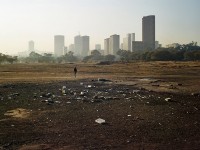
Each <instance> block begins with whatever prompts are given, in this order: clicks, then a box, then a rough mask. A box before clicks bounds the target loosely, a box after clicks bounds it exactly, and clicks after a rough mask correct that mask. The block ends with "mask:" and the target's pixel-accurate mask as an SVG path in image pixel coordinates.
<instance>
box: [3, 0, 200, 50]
mask: <svg viewBox="0 0 200 150" xmlns="http://www.w3.org/2000/svg"><path fill="white" fill-rule="evenodd" d="M199 7H200V0H0V20H1V21H0V53H4V54H14V53H17V52H20V51H25V50H27V49H28V41H30V40H33V41H34V42H35V48H36V49H38V50H40V51H49V52H53V49H54V43H53V40H54V35H60V34H61V35H65V43H66V46H68V45H69V44H71V43H73V42H74V36H76V35H78V34H79V32H80V34H81V35H89V36H90V49H94V45H95V44H98V43H100V44H102V47H103V42H104V39H105V38H107V37H109V36H110V35H112V34H119V35H120V36H121V42H122V39H123V38H124V37H125V36H126V34H127V33H135V34H136V40H141V39H142V17H143V16H147V15H155V16H156V40H158V41H160V43H162V44H163V45H166V44H169V43H174V42H178V43H181V44H183V43H189V42H191V41H197V42H198V45H200V8H199Z"/></svg>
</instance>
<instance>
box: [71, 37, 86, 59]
mask: <svg viewBox="0 0 200 150" xmlns="http://www.w3.org/2000/svg"><path fill="white" fill-rule="evenodd" d="M89 50H90V37H89V36H80V35H78V36H75V37H74V54H75V55H81V56H83V57H84V56H87V55H88V53H89Z"/></svg>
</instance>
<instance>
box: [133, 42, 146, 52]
mask: <svg viewBox="0 0 200 150" xmlns="http://www.w3.org/2000/svg"><path fill="white" fill-rule="evenodd" d="M144 48H145V47H144V42H142V41H133V42H132V51H133V52H135V51H143V50H144Z"/></svg>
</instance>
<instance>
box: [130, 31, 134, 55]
mask: <svg viewBox="0 0 200 150" xmlns="http://www.w3.org/2000/svg"><path fill="white" fill-rule="evenodd" d="M134 41H135V33H131V49H130V50H131V51H133V42H134Z"/></svg>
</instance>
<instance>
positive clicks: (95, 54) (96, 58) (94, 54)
mask: <svg viewBox="0 0 200 150" xmlns="http://www.w3.org/2000/svg"><path fill="white" fill-rule="evenodd" d="M114 60H115V56H114V55H105V56H104V55H101V53H100V52H99V51H98V50H92V51H91V55H89V56H86V57H84V58H83V60H82V61H83V62H85V63H86V62H101V61H114Z"/></svg>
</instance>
